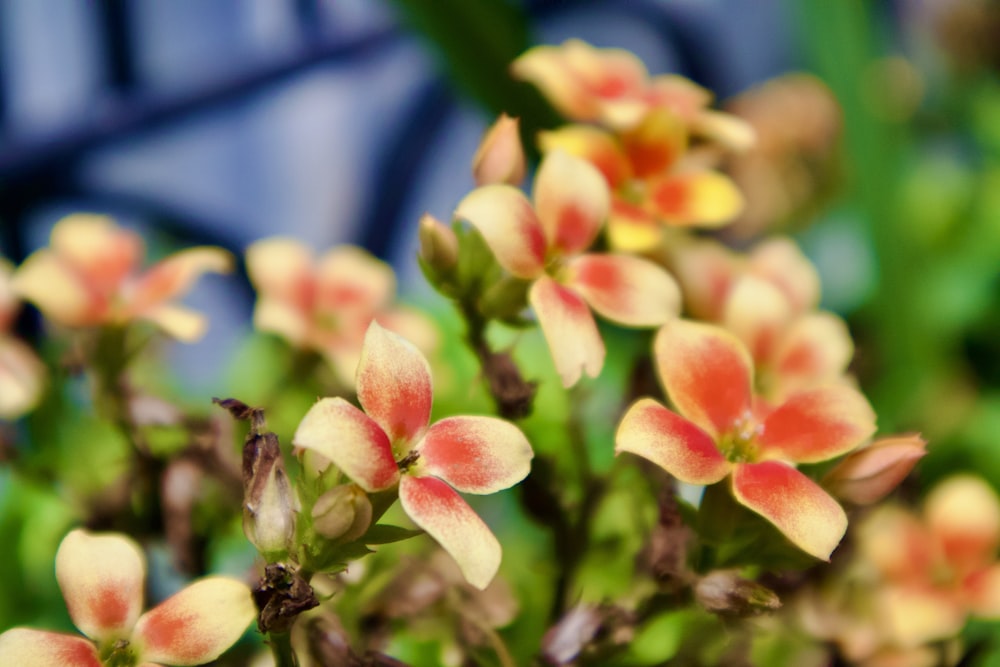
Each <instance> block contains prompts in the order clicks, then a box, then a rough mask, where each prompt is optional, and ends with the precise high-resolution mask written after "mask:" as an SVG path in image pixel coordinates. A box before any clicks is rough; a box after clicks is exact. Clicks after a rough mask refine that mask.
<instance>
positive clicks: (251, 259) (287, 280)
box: [246, 236, 313, 307]
mask: <svg viewBox="0 0 1000 667" xmlns="http://www.w3.org/2000/svg"><path fill="white" fill-rule="evenodd" d="M246 266H247V275H248V276H249V277H250V282H251V283H253V286H254V288H255V289H256V290H257V292H258V293H259V294H260V295H261V296H263V295H267V296H269V297H271V298H276V299H279V300H283V301H291V302H293V303H296V304H300V307H301V306H302V305H304V304H302V301H303V299H302V298H301V297H300V293H301V292H302V291H303V289H304V287H305V285H306V284H307V283H308V282H309V281H310V279H311V274H312V266H313V253H312V250H310V249H309V247H308V246H306V244H304V243H302V242H301V241H298V240H297V239H292V238H287V237H282V236H274V237H271V238H267V239H262V240H260V241H256V242H254V243H252V244H250V246H249V247H248V248H247V251H246ZM258 298H260V297H258Z"/></svg>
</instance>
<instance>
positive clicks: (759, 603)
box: [694, 570, 781, 616]
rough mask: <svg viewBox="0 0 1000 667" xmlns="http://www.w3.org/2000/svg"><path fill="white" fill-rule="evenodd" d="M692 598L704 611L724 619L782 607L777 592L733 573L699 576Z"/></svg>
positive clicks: (720, 572)
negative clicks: (719, 615) (723, 616)
mask: <svg viewBox="0 0 1000 667" xmlns="http://www.w3.org/2000/svg"><path fill="white" fill-rule="evenodd" d="M694 596H695V599H696V600H697V601H698V604H700V605H701V606H702V607H704V608H705V609H706V610H708V611H710V612H712V613H715V614H722V615H725V616H753V615H755V614H760V613H763V612H765V611H774V610H775V609H778V608H780V607H781V600H780V599H779V598H778V595H777V593H775V592H774V591H772V590H771V589H770V588H768V587H766V586H763V585H762V584H758V583H757V582H756V581H750V580H749V579H744V578H742V577H740V576H739V574H737V572H736V571H735V570H717V571H715V572H712V573H710V574H709V575H708V576H705V577H702V578H701V579H699V580H698V583H697V584H695V587H694Z"/></svg>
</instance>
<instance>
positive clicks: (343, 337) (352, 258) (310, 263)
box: [246, 237, 437, 384]
mask: <svg viewBox="0 0 1000 667" xmlns="http://www.w3.org/2000/svg"><path fill="white" fill-rule="evenodd" d="M246 262H247V273H248V274H249V276H250V281H251V282H252V283H253V285H254V287H255V288H256V290H257V305H256V307H255V308H254V325H255V326H256V327H257V328H258V329H260V330H261V331H269V332H272V333H276V334H278V335H279V336H281V337H282V338H284V339H285V340H287V341H288V342H289V343H291V344H292V345H293V346H295V347H299V348H302V349H307V350H314V351H316V352H319V353H320V354H322V355H323V356H324V357H325V358H326V359H327V360H328V361H329V362H330V364H331V365H332V366H333V368H334V369H335V370H336V371H337V373H338V375H339V377H340V379H341V380H342V381H343V382H344V383H345V384H351V382H352V381H353V372H354V369H355V368H356V367H357V364H358V357H359V355H360V352H361V344H362V342H363V341H364V336H365V331H366V330H367V328H368V325H369V323H371V321H372V320H373V319H374V318H375V317H376V316H377V317H378V318H379V319H380V320H382V321H384V322H385V323H386V325H387V326H388V327H389V328H391V329H393V330H395V331H399V332H401V333H404V334H406V335H407V337H408V338H411V339H412V340H414V341H416V342H417V344H418V345H419V346H420V347H421V348H422V349H428V348H431V347H433V346H434V343H435V341H436V338H437V336H436V334H435V332H434V328H433V325H431V324H430V323H429V322H428V321H427V320H426V319H425V318H424V317H422V316H420V315H418V314H416V313H414V312H412V311H409V310H406V309H403V308H399V307H395V306H393V303H392V302H393V299H394V296H395V291H396V278H395V275H394V274H393V271H392V268H390V267H389V265H387V264H385V263H384V262H381V261H379V260H378V259H376V258H375V257H373V256H371V255H370V254H369V253H367V252H366V251H364V250H362V249H361V248H358V247H355V246H350V245H341V246H336V247H334V248H331V249H330V250H328V251H327V252H326V253H325V254H323V255H322V256H321V257H319V258H318V259H317V258H315V257H314V255H313V252H312V250H311V249H310V248H309V247H308V246H306V245H305V244H304V243H301V242H300V241H297V240H295V239H290V238H282V237H274V238H269V239H264V240H262V241H257V242H256V243H254V244H252V245H251V246H250V247H249V248H247V253H246Z"/></svg>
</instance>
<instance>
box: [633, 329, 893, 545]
mask: <svg viewBox="0 0 1000 667" xmlns="http://www.w3.org/2000/svg"><path fill="white" fill-rule="evenodd" d="M654 354H655V358H656V365H657V371H658V373H659V377H660V381H661V383H662V384H663V388H664V389H665V390H666V394H667V396H668V398H669V399H670V401H671V403H672V404H673V406H674V407H675V409H676V412H675V411H673V410H670V409H668V408H666V407H664V406H663V405H661V404H660V403H658V402H657V401H655V400H653V399H650V398H644V399H640V400H639V401H637V402H636V403H635V404H633V405H632V407H630V408H629V410H628V412H627V413H626V414H625V416H624V417H623V419H622V421H621V424H620V425H619V427H618V433H617V435H616V438H615V442H616V447H615V448H616V451H618V452H631V453H633V454H638V455H639V456H642V457H643V458H646V459H648V460H650V461H652V462H654V463H656V464H657V465H659V466H660V467H662V468H663V469H664V470H666V471H667V472H669V473H671V474H672V475H674V476H675V477H677V479H679V480H681V481H683V482H688V483H692V484H715V483H717V482H720V481H722V480H723V479H725V478H727V477H729V478H730V483H731V488H732V493H733V496H734V497H735V499H736V500H737V502H739V503H740V504H742V505H743V506H745V507H747V508H748V509H750V510H752V511H754V512H756V513H757V514H760V515H761V516H762V517H764V518H765V519H767V520H768V521H770V522H771V523H772V524H774V525H775V526H776V527H777V528H778V529H779V530H780V531H781V532H782V533H783V534H784V535H785V536H786V537H787V538H788V539H789V540H790V541H791V542H792V543H793V544H795V545H796V546H797V547H799V548H800V549H802V550H803V551H805V552H806V553H808V554H810V555H812V556H814V557H816V558H821V559H828V558H829V556H830V553H831V552H832V551H833V550H834V548H836V546H837V544H838V543H839V542H840V540H841V538H842V537H843V535H844V531H845V530H846V529H847V516H846V514H845V513H844V510H843V509H842V508H841V507H840V505H838V504H837V502H836V501H835V500H834V499H833V498H831V497H830V496H829V495H828V494H827V493H826V492H825V491H824V490H823V489H821V488H820V487H819V485H817V484H816V483H815V482H813V481H812V480H811V479H809V478H808V477H806V476H805V475H804V474H802V473H801V472H799V471H798V470H797V469H796V468H795V467H794V464H795V463H815V462H819V461H826V460H828V459H831V458H834V457H836V456H840V455H842V454H845V453H847V452H849V451H850V450H852V449H854V448H855V447H857V446H858V445H860V444H861V443H862V442H864V441H865V440H866V439H868V437H870V436H871V435H872V433H874V432H875V415H874V413H873V412H872V409H871V407H870V406H869V405H868V401H867V400H865V398H864V397H863V396H862V395H861V394H860V393H858V392H857V391H855V390H854V389H851V388H850V387H847V386H843V385H832V386H827V387H820V388H816V389H811V390H808V391H801V392H797V393H795V394H792V395H791V396H789V397H788V398H787V399H786V400H785V401H784V402H782V403H780V404H778V405H774V406H771V405H768V404H767V403H766V402H765V401H764V400H762V399H761V398H760V397H759V396H755V395H754V392H753V371H754V367H753V360H752V358H751V356H750V353H749V351H748V350H747V349H746V347H745V346H744V345H743V344H742V343H741V342H740V341H739V340H738V339H737V338H736V337H735V336H733V335H732V334H731V333H729V332H728V331H726V330H725V329H721V328H719V327H716V326H712V325H707V324H700V323H694V322H689V321H685V320H675V321H673V322H670V323H668V324H666V325H665V326H664V327H663V328H662V329H661V330H660V332H659V333H658V334H657V336H656V341H655V343H654Z"/></svg>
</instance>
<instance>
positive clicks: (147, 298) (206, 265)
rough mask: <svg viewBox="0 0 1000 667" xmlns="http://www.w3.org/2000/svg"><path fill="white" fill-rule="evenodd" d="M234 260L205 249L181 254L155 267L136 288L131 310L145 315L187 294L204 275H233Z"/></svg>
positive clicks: (223, 252)
mask: <svg viewBox="0 0 1000 667" xmlns="http://www.w3.org/2000/svg"><path fill="white" fill-rule="evenodd" d="M232 270H233V256H232V255H230V254H229V252H228V251H226V250H223V249H222V248H214V247H209V246H203V247H199V248H188V249H187V250H181V251H180V252H176V253H174V254H173V255H170V256H169V257H167V258H166V259H163V260H161V261H159V262H157V263H156V264H154V265H153V266H152V267H150V269H149V270H148V271H146V272H145V273H144V274H143V275H142V277H141V278H140V279H139V282H138V283H137V284H136V287H135V291H134V292H133V293H132V298H131V299H130V305H129V310H130V311H131V312H133V313H141V312H145V311H147V310H148V309H151V308H154V307H156V306H158V305H160V304H162V303H163V302H164V301H169V300H171V299H175V298H177V297H180V296H183V295H184V294H186V293H187V292H188V291H189V290H190V289H191V287H192V286H194V283H195V281H196V280H198V278H200V277H201V276H202V274H204V273H209V272H211V273H229V272H230V271H232Z"/></svg>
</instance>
